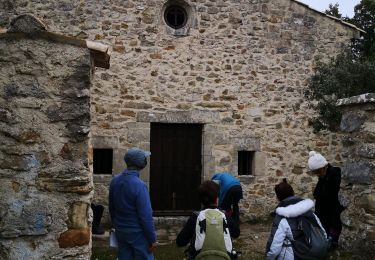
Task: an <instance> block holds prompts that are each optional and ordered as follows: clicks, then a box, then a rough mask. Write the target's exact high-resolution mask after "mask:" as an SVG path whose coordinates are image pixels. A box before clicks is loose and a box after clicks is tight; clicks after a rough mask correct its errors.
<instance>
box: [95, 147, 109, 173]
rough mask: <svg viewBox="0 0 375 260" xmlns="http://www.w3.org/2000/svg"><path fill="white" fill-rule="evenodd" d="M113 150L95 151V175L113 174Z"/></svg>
mask: <svg viewBox="0 0 375 260" xmlns="http://www.w3.org/2000/svg"><path fill="white" fill-rule="evenodd" d="M112 160H113V149H94V174H112Z"/></svg>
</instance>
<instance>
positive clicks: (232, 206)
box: [220, 185, 243, 225]
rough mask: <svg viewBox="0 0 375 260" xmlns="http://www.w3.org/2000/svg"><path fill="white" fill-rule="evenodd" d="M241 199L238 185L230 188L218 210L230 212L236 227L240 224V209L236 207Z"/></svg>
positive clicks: (240, 190) (240, 189)
mask: <svg viewBox="0 0 375 260" xmlns="http://www.w3.org/2000/svg"><path fill="white" fill-rule="evenodd" d="M242 198H243V195H242V188H241V186H240V185H236V186H233V187H231V188H230V189H229V190H228V191H227V194H225V197H224V199H223V201H222V202H221V204H220V208H221V209H222V210H225V212H232V215H231V217H232V219H233V222H234V223H235V224H236V225H239V223H240V208H239V207H238V203H239V202H240V200H241V199H242Z"/></svg>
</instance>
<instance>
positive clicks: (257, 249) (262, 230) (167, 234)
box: [91, 222, 361, 260]
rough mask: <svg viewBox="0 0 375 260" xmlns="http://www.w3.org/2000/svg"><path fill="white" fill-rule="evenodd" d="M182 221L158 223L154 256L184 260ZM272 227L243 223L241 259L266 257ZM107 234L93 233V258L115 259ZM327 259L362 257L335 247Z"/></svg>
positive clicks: (238, 245) (238, 241) (236, 243)
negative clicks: (179, 237)
mask: <svg viewBox="0 0 375 260" xmlns="http://www.w3.org/2000/svg"><path fill="white" fill-rule="evenodd" d="M180 228H181V226H180V225H158V226H157V235H158V245H157V247H156V249H155V253H154V255H155V260H183V259H185V257H184V253H183V251H184V249H183V248H178V247H176V245H175V239H176V236H177V234H178V232H179V230H180ZM270 229H271V223H270V222H269V223H257V224H252V223H242V224H241V236H240V237H239V238H238V239H236V240H234V241H233V245H234V248H235V250H237V251H240V252H241V253H242V254H241V256H239V258H238V259H243V260H258V259H265V258H264V254H265V253H264V251H265V247H266V243H267V239H268V236H269V232H270ZM108 241H109V238H108V234H107V235H105V236H94V237H93V255H92V258H91V259H92V260H115V259H116V255H117V253H116V250H115V249H110V248H108ZM328 259H332V260H339V259H340V260H349V259H361V258H355V257H354V256H352V255H351V254H350V253H348V252H343V251H342V250H340V249H339V250H336V251H334V252H332V253H330V256H329V257H328Z"/></svg>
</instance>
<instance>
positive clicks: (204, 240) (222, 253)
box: [194, 209, 233, 260]
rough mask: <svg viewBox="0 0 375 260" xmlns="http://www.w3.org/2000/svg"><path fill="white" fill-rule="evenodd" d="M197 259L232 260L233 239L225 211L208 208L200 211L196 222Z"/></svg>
mask: <svg viewBox="0 0 375 260" xmlns="http://www.w3.org/2000/svg"><path fill="white" fill-rule="evenodd" d="M195 231H196V234H195V235H196V238H195V244H194V246H195V250H197V251H198V252H199V253H198V255H197V256H196V257H195V259H196V260H230V259H231V257H230V256H229V253H231V252H232V250H233V248H232V241H231V238H230V234H229V229H228V227H227V222H226V218H225V215H224V213H222V212H221V211H220V210H218V209H206V210H203V211H201V212H200V213H199V215H198V218H197V224H196V228H195Z"/></svg>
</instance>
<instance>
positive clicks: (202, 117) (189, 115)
mask: <svg viewBox="0 0 375 260" xmlns="http://www.w3.org/2000/svg"><path fill="white" fill-rule="evenodd" d="M137 121H138V122H155V123H156V122H157V123H188V124H194V123H195V124H199V123H201V124H208V123H220V116H219V112H218V111H204V110H198V109H196V110H189V111H181V110H178V111H167V112H166V113H156V112H139V113H138V114H137Z"/></svg>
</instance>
